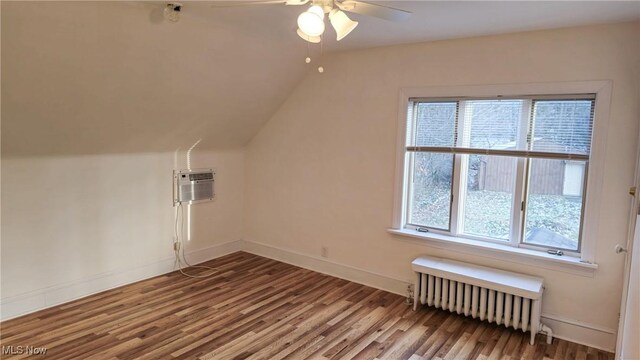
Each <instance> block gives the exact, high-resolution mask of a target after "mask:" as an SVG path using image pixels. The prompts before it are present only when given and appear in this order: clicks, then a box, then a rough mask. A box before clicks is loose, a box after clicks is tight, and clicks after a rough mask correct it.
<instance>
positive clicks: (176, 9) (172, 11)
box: [164, 2, 182, 22]
mask: <svg viewBox="0 0 640 360" xmlns="http://www.w3.org/2000/svg"><path fill="white" fill-rule="evenodd" d="M181 11H182V4H181V3H177V2H174V3H168V4H167V5H166V6H165V7H164V18H165V19H167V20H169V21H171V22H178V20H180V12H181Z"/></svg>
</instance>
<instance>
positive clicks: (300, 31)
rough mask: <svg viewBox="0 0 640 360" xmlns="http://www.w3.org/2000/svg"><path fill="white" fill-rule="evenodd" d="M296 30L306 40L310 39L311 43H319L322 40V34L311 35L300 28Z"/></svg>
mask: <svg viewBox="0 0 640 360" xmlns="http://www.w3.org/2000/svg"><path fill="white" fill-rule="evenodd" d="M296 32H297V33H298V36H300V37H301V38H303V39H304V40H306V41H308V42H310V43H314V44H317V43H319V42H320V41H321V40H322V38H321V37H320V36H309V35H307V34H305V33H304V32H303V31H302V30H300V29H298V30H297V31H296Z"/></svg>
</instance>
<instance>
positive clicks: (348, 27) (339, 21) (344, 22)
mask: <svg viewBox="0 0 640 360" xmlns="http://www.w3.org/2000/svg"><path fill="white" fill-rule="evenodd" d="M329 20H330V21H331V26H333V28H334V29H335V30H336V34H337V39H338V41H340V40H342V39H343V38H344V37H345V36H347V35H349V33H350V32H351V31H353V29H355V28H356V26H358V22H357V21H353V20H351V19H349V17H348V16H347V14H345V13H344V12H342V11H340V10H338V9H333V10H331V12H330V13H329Z"/></svg>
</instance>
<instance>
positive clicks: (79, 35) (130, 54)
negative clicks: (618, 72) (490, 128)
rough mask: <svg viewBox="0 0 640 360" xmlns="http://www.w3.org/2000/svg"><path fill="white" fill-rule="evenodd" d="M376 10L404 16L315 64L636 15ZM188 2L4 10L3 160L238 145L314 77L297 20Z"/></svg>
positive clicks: (554, 9) (331, 43)
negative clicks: (349, 52)
mask: <svg viewBox="0 0 640 360" xmlns="http://www.w3.org/2000/svg"><path fill="white" fill-rule="evenodd" d="M384 3H385V4H386V5H390V6H394V7H399V8H404V9H407V10H410V11H413V12H414V16H413V17H412V18H411V19H410V20H409V21H407V22H405V23H401V24H396V23H390V22H386V21H384V20H379V19H375V18H369V17H362V16H358V15H353V16H352V17H353V18H354V19H356V20H359V21H360V25H359V27H358V28H357V29H356V31H354V32H353V33H352V34H351V35H349V36H348V37H347V38H345V39H344V40H343V41H341V42H340V43H339V44H338V43H336V41H335V39H331V38H330V37H331V36H332V34H329V35H328V36H327V37H326V41H325V45H324V51H325V53H328V52H329V53H330V52H332V51H342V50H346V49H355V48H364V47H372V46H383V45H391V44H399V43H408V42H418V41H429V40H438V39H447V38H456V37H466V36H477V35H485V34H496V33H504V32H513V31H522V30H532V29H542V28H553V27H563V26H574V25H583V24H592V23H604V22H614V21H624V20H631V19H634V18H638V16H640V2H637V1H630V2H608V1H605V2H452V1H441V2H426V1H393V2H384ZM184 4H185V7H184V11H183V13H182V19H181V20H180V21H179V22H178V23H168V22H166V21H164V20H163V17H162V11H161V9H162V7H163V3H159V2H157V3H156V2H99V1H91V2H6V1H3V2H2V3H1V11H2V155H3V156H24V155H54V154H96V153H129V152H152V151H173V150H176V149H182V150H184V149H186V148H188V147H189V146H190V145H192V144H193V143H195V142H196V141H197V140H199V139H202V142H201V143H200V144H199V145H198V146H199V148H210V149H216V148H230V147H241V146H243V145H245V144H246V143H247V142H248V141H249V140H250V139H251V137H252V136H253V135H254V134H255V133H256V132H257V131H258V130H259V128H260V127H261V125H262V124H263V123H264V122H265V121H267V120H268V119H269V118H270V117H271V115H272V114H273V113H274V112H275V111H276V110H277V108H278V107H279V105H280V104H281V103H282V102H283V101H284V100H285V99H286V98H287V96H288V95H289V94H290V93H291V91H292V90H293V88H294V87H295V86H296V84H297V83H298V82H299V81H300V80H301V79H302V77H303V76H304V75H305V74H306V73H307V72H308V71H313V69H315V67H313V66H308V65H306V64H305V63H304V61H303V59H304V57H305V56H306V54H307V51H308V50H307V45H306V43H305V42H304V41H302V40H301V39H299V38H298V37H297V36H296V34H295V32H294V29H295V18H296V17H297V14H298V13H300V12H301V8H300V7H293V6H292V7H287V6H277V5H274V6H262V5H261V6H241V7H222V8H221V7H212V6H211V4H210V3H206V2H186V3H184ZM318 51H319V50H318V47H312V48H311V54H312V57H313V58H314V61H315V60H317V59H318ZM314 64H317V63H315V62H314ZM327 71H330V69H327ZM317 75H318V76H322V75H319V74H317ZM338 86H344V85H342V84H341V85H338ZM319 101H330V99H319Z"/></svg>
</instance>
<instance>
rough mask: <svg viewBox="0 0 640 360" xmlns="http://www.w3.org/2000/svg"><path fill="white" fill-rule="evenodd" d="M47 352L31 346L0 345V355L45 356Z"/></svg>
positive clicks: (44, 348) (41, 348) (43, 348)
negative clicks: (0, 348)
mask: <svg viewBox="0 0 640 360" xmlns="http://www.w3.org/2000/svg"><path fill="white" fill-rule="evenodd" d="M47 350H48V349H47V348H46V347H35V346H32V345H24V346H23V345H2V355H45V354H46V353H47Z"/></svg>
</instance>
